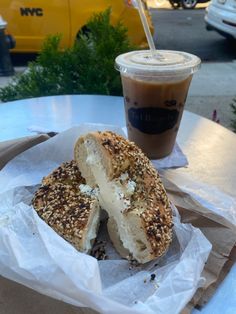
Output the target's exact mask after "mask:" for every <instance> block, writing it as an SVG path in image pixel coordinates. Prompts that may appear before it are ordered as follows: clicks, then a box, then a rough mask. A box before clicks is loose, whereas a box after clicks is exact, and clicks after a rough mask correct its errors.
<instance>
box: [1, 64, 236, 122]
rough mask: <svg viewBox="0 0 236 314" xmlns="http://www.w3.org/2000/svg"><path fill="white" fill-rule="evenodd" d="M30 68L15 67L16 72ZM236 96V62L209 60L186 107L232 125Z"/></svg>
mask: <svg viewBox="0 0 236 314" xmlns="http://www.w3.org/2000/svg"><path fill="white" fill-rule="evenodd" d="M25 69H26V68H24V67H15V71H16V73H20V72H23V71H24V70H25ZM11 79H12V77H0V87H4V86H6V85H7V84H8V83H9V82H10V81H11ZM234 98H235V99H236V61H233V62H218V63H216V62H205V63H202V65H201V68H200V70H199V71H198V72H196V73H195V74H194V76H193V79H192V83H191V85H190V89H189V94H188V98H187V102H186V109H187V110H189V111H191V112H194V113H197V114H199V115H201V116H203V117H205V118H208V119H212V114H213V111H214V110H216V111H217V117H218V118H219V120H220V124H221V125H223V126H224V127H226V128H230V123H231V119H232V109H231V107H230V103H232V100H233V99H234Z"/></svg>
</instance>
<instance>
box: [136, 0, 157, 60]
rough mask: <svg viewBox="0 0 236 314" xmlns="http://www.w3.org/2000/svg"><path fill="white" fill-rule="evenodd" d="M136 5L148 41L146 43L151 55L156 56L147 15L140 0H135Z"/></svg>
mask: <svg viewBox="0 0 236 314" xmlns="http://www.w3.org/2000/svg"><path fill="white" fill-rule="evenodd" d="M137 5H138V11H139V15H140V18H141V21H142V24H143V28H144V32H145V34H146V38H147V41H148V45H149V48H150V50H151V54H152V57H153V58H155V57H156V47H155V44H154V41H153V38H152V34H151V32H150V28H149V26H148V21H147V17H146V15H145V12H144V7H143V3H142V0H137Z"/></svg>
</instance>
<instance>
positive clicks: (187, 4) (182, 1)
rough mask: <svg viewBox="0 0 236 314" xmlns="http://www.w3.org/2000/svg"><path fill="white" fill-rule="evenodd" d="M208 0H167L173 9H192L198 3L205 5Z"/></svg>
mask: <svg viewBox="0 0 236 314" xmlns="http://www.w3.org/2000/svg"><path fill="white" fill-rule="evenodd" d="M208 1H210V0H169V2H170V4H171V5H172V7H173V8H175V9H177V8H180V7H182V8H184V9H194V8H195V6H196V5H197V4H198V3H205V2H208Z"/></svg>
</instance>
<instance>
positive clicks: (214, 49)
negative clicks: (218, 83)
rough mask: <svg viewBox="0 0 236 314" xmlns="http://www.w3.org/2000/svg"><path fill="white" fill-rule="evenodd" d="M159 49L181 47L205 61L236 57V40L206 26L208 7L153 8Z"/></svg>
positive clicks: (156, 40) (178, 48)
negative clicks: (184, 8)
mask: <svg viewBox="0 0 236 314" xmlns="http://www.w3.org/2000/svg"><path fill="white" fill-rule="evenodd" d="M151 14H152V20H153V24H154V27H155V33H154V41H155V44H156V48H157V49H170V50H182V51H186V52H190V53H193V54H196V55H198V56H199V57H200V58H201V59H202V60H203V61H232V60H235V59H236V40H235V41H229V40H227V39H225V38H224V37H223V36H221V35H220V34H218V33H217V32H215V31H207V30H206V28H205V22H204V15H205V9H194V10H170V9H152V10H151Z"/></svg>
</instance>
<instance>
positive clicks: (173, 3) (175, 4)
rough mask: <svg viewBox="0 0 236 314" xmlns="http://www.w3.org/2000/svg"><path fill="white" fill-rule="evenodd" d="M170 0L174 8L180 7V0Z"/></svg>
mask: <svg viewBox="0 0 236 314" xmlns="http://www.w3.org/2000/svg"><path fill="white" fill-rule="evenodd" d="M169 2H170V4H171V6H172V8H174V9H178V8H180V2H179V1H178V2H175V1H173V0H169Z"/></svg>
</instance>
